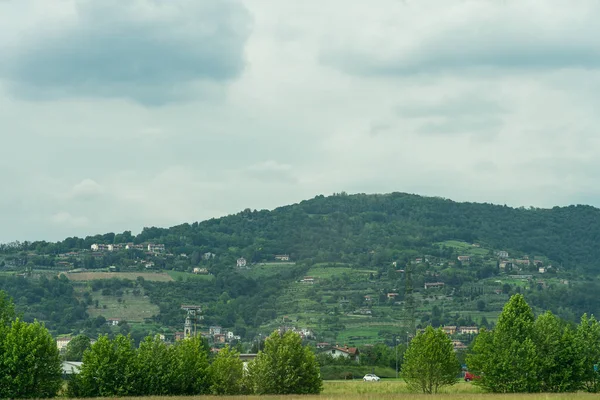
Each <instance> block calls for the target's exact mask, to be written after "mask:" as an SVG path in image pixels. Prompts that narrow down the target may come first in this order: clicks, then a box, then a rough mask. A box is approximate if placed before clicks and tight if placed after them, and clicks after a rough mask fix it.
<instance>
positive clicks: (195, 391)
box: [172, 337, 210, 396]
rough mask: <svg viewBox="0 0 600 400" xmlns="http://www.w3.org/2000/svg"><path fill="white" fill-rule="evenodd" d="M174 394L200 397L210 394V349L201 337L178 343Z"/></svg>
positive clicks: (175, 355)
mask: <svg viewBox="0 0 600 400" xmlns="http://www.w3.org/2000/svg"><path fill="white" fill-rule="evenodd" d="M173 356H174V358H175V362H174V366H173V381H172V382H173V383H174V385H175V387H174V389H173V393H172V394H176V395H189V396H192V395H199V394H208V393H209V387H210V380H209V376H208V347H207V344H206V342H205V341H204V340H203V339H202V338H200V337H193V338H189V339H185V340H181V341H179V342H177V344H176V345H175V347H174V355H173Z"/></svg>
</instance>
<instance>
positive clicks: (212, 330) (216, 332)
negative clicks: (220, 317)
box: [208, 325, 221, 336]
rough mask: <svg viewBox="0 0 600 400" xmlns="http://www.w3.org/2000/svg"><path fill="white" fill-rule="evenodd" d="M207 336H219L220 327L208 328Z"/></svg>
mask: <svg viewBox="0 0 600 400" xmlns="http://www.w3.org/2000/svg"><path fill="white" fill-rule="evenodd" d="M208 334H209V335H212V336H214V335H220V334H221V327H220V326H218V325H216V326H211V327H210V328H208Z"/></svg>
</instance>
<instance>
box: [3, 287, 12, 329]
mask: <svg viewBox="0 0 600 400" xmlns="http://www.w3.org/2000/svg"><path fill="white" fill-rule="evenodd" d="M14 319H15V305H14V304H13V302H12V300H11V299H10V297H8V295H7V294H6V293H5V292H4V291H3V290H0V325H5V324H8V323H10V322H11V321H12V320H14Z"/></svg>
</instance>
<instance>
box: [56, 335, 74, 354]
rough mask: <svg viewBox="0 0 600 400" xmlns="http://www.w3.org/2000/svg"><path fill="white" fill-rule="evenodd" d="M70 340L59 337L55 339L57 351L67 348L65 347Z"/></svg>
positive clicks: (67, 337)
mask: <svg viewBox="0 0 600 400" xmlns="http://www.w3.org/2000/svg"><path fill="white" fill-rule="evenodd" d="M71 340H72V338H71V337H70V336H65V337H60V338H57V339H56V347H57V348H58V350H59V351H64V350H66V348H67V345H68V344H69V342H70V341H71Z"/></svg>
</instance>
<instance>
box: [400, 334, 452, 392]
mask: <svg viewBox="0 0 600 400" xmlns="http://www.w3.org/2000/svg"><path fill="white" fill-rule="evenodd" d="M459 373H460V363H459V362H458V358H457V357H456V353H455V352H454V349H453V347H452V341H451V340H450V338H449V337H448V336H447V335H446V334H445V333H444V331H443V330H442V329H433V328H432V327H431V326H428V327H427V329H425V332H423V333H419V334H418V335H417V336H415V338H414V339H413V340H412V341H411V342H410V345H409V346H408V349H407V350H406V353H405V355H404V363H403V364H402V377H403V378H404V380H405V381H406V383H407V385H408V386H409V387H410V388H411V389H413V390H419V391H422V392H423V393H430V394H431V393H437V392H438V390H439V389H440V388H441V387H444V386H450V385H454V384H455V383H456V377H457V376H458V374H459Z"/></svg>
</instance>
